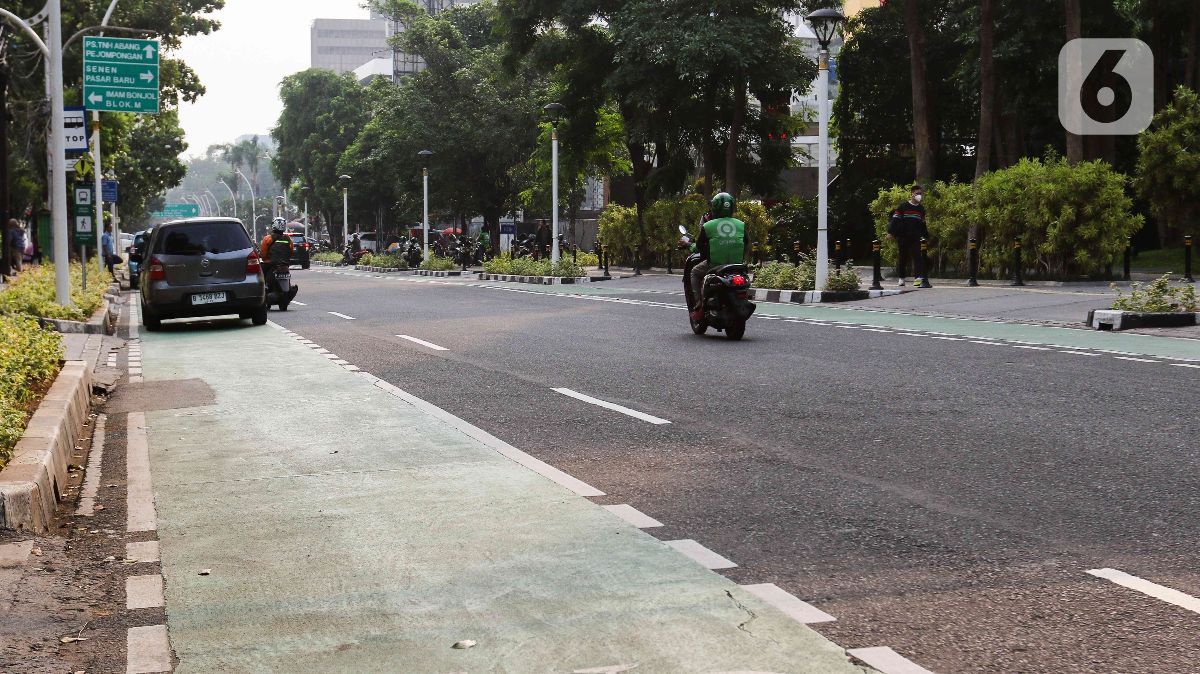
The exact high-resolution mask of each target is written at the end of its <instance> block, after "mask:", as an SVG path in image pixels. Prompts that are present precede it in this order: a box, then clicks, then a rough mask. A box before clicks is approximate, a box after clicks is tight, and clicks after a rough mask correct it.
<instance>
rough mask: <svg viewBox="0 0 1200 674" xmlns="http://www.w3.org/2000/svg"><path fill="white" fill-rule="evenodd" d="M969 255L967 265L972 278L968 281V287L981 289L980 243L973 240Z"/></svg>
mask: <svg viewBox="0 0 1200 674" xmlns="http://www.w3.org/2000/svg"><path fill="white" fill-rule="evenodd" d="M967 255H968V260H967V265H968V266H969V267H970V268H971V278H970V279H968V280H967V285H968V286H970V287H972V288H977V287H979V241H977V240H975V239H971V241H970V243H969V245H968V250H967Z"/></svg>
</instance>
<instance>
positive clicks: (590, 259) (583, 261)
mask: <svg viewBox="0 0 1200 674" xmlns="http://www.w3.org/2000/svg"><path fill="white" fill-rule="evenodd" d="M568 256H569V255H568ZM575 261H576V262H577V263H579V265H580V266H581V267H599V266H600V256H599V255H597V254H595V253H588V252H585V251H582V250H581V251H579V252H578V253H576V254H575Z"/></svg>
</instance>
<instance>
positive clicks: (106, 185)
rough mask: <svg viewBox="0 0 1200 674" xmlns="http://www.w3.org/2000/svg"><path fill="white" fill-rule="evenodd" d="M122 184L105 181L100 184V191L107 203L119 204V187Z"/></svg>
mask: <svg viewBox="0 0 1200 674" xmlns="http://www.w3.org/2000/svg"><path fill="white" fill-rule="evenodd" d="M120 184H121V183H119V182H117V181H115V180H105V181H102V182H101V183H100V189H101V192H102V194H103V198H104V201H105V202H106V203H110V204H115V203H117V187H118V186H120Z"/></svg>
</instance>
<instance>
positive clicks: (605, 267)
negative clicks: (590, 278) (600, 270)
mask: <svg viewBox="0 0 1200 674" xmlns="http://www.w3.org/2000/svg"><path fill="white" fill-rule="evenodd" d="M610 257H612V256H611V255H610V254H609V252H608V246H605V247H604V275H605V276H610V274H609V273H608V261H609V260H608V259H609V258H610Z"/></svg>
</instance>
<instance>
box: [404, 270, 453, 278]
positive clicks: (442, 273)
mask: <svg viewBox="0 0 1200 674" xmlns="http://www.w3.org/2000/svg"><path fill="white" fill-rule="evenodd" d="M416 274H417V276H434V277H436V278H446V277H447V276H462V275H463V273H462V270H457V269H456V270H454V271H430V270H429V269H418V270H417V271H416Z"/></svg>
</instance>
